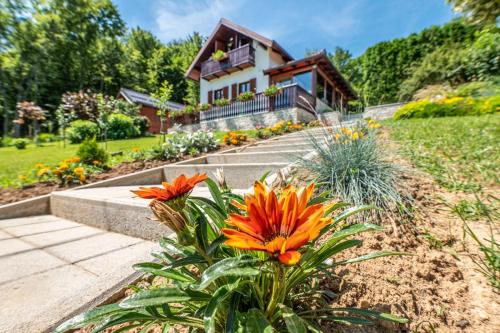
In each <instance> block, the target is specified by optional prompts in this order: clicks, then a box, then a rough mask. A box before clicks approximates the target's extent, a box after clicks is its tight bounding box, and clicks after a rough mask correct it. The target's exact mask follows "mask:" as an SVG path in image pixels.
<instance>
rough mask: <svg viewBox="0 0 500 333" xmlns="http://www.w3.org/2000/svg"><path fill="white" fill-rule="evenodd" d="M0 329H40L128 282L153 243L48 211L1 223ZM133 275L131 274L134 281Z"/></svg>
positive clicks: (24, 330)
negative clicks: (134, 266) (0, 299)
mask: <svg viewBox="0 0 500 333" xmlns="http://www.w3.org/2000/svg"><path fill="white" fill-rule="evenodd" d="M0 234H1V235H3V238H2V240H1V241H0V253H2V255H0V265H1V267H2V269H1V270H0V293H1V294H2V311H0V332H45V331H47V330H49V329H50V327H51V326H53V325H54V324H55V323H57V322H58V321H59V320H61V319H62V318H64V317H66V316H69V315H71V314H73V313H75V312H76V311H79V309H80V308H81V307H82V306H83V305H85V304H87V303H89V302H91V301H93V300H96V299H98V298H99V296H100V295H101V294H103V293H104V292H107V291H109V290H115V289H116V290H117V289H119V288H123V286H124V285H127V284H130V283H133V282H134V281H133V280H131V279H130V278H127V277H130V276H131V275H132V274H133V273H134V270H133V269H132V265H133V264H134V263H137V262H141V261H146V260H148V261H149V260H150V259H151V256H150V253H151V252H152V251H153V250H154V249H156V248H157V245H155V244H154V243H152V242H149V241H144V240H142V239H139V238H134V237H129V236H125V235H120V234H116V233H112V232H107V231H106V230H102V229H97V228H93V227H89V226H86V225H82V224H79V223H76V222H73V221H68V220H65V219H61V218H58V217H55V216H52V215H40V216H34V217H23V218H16V219H6V220H1V221H0ZM136 278H137V276H136V277H135V279H136Z"/></svg>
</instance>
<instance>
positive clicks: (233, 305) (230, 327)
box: [224, 293, 241, 333]
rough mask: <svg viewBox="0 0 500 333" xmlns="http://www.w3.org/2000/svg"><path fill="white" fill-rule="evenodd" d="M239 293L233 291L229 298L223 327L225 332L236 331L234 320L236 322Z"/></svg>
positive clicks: (233, 332)
mask: <svg viewBox="0 0 500 333" xmlns="http://www.w3.org/2000/svg"><path fill="white" fill-rule="evenodd" d="M240 298H241V295H240V294H239V293H233V295H232V296H231V300H230V301H229V309H228V312H227V319H226V327H225V328H224V332H225V333H235V332H236V322H237V315H236V313H237V309H238V307H239V305H240Z"/></svg>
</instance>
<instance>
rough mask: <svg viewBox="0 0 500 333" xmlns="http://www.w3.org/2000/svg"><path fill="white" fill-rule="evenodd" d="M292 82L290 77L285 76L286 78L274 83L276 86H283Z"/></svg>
mask: <svg viewBox="0 0 500 333" xmlns="http://www.w3.org/2000/svg"><path fill="white" fill-rule="evenodd" d="M292 83H293V82H292V78H286V79H282V80H281V81H277V82H276V83H275V84H276V86H277V87H284V86H288V85H291V84H292Z"/></svg>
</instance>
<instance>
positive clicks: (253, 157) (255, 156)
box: [206, 150, 309, 164]
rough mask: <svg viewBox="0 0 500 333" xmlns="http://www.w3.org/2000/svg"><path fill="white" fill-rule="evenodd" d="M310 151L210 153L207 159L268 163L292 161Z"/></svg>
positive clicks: (217, 162)
mask: <svg viewBox="0 0 500 333" xmlns="http://www.w3.org/2000/svg"><path fill="white" fill-rule="evenodd" d="M308 152H309V151H308V150H285V151H280V152H278V153H276V154H273V155H272V156H269V153H268V152H245V151H243V152H241V153H226V154H214V155H208V156H206V161H207V163H208V164H234V163H240V164H241V163H267V162H269V161H273V162H283V163H286V162H288V163H291V162H293V161H295V156H297V155H299V156H300V155H305V154H307V153H308Z"/></svg>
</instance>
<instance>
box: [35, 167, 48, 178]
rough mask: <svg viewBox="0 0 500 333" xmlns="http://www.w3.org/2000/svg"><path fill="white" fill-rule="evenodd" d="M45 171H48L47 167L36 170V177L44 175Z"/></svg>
mask: <svg viewBox="0 0 500 333" xmlns="http://www.w3.org/2000/svg"><path fill="white" fill-rule="evenodd" d="M47 172H49V169H48V168H42V169H40V170H38V172H37V173H36V175H37V177H42V176H44V175H45V174H46V173H47Z"/></svg>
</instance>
